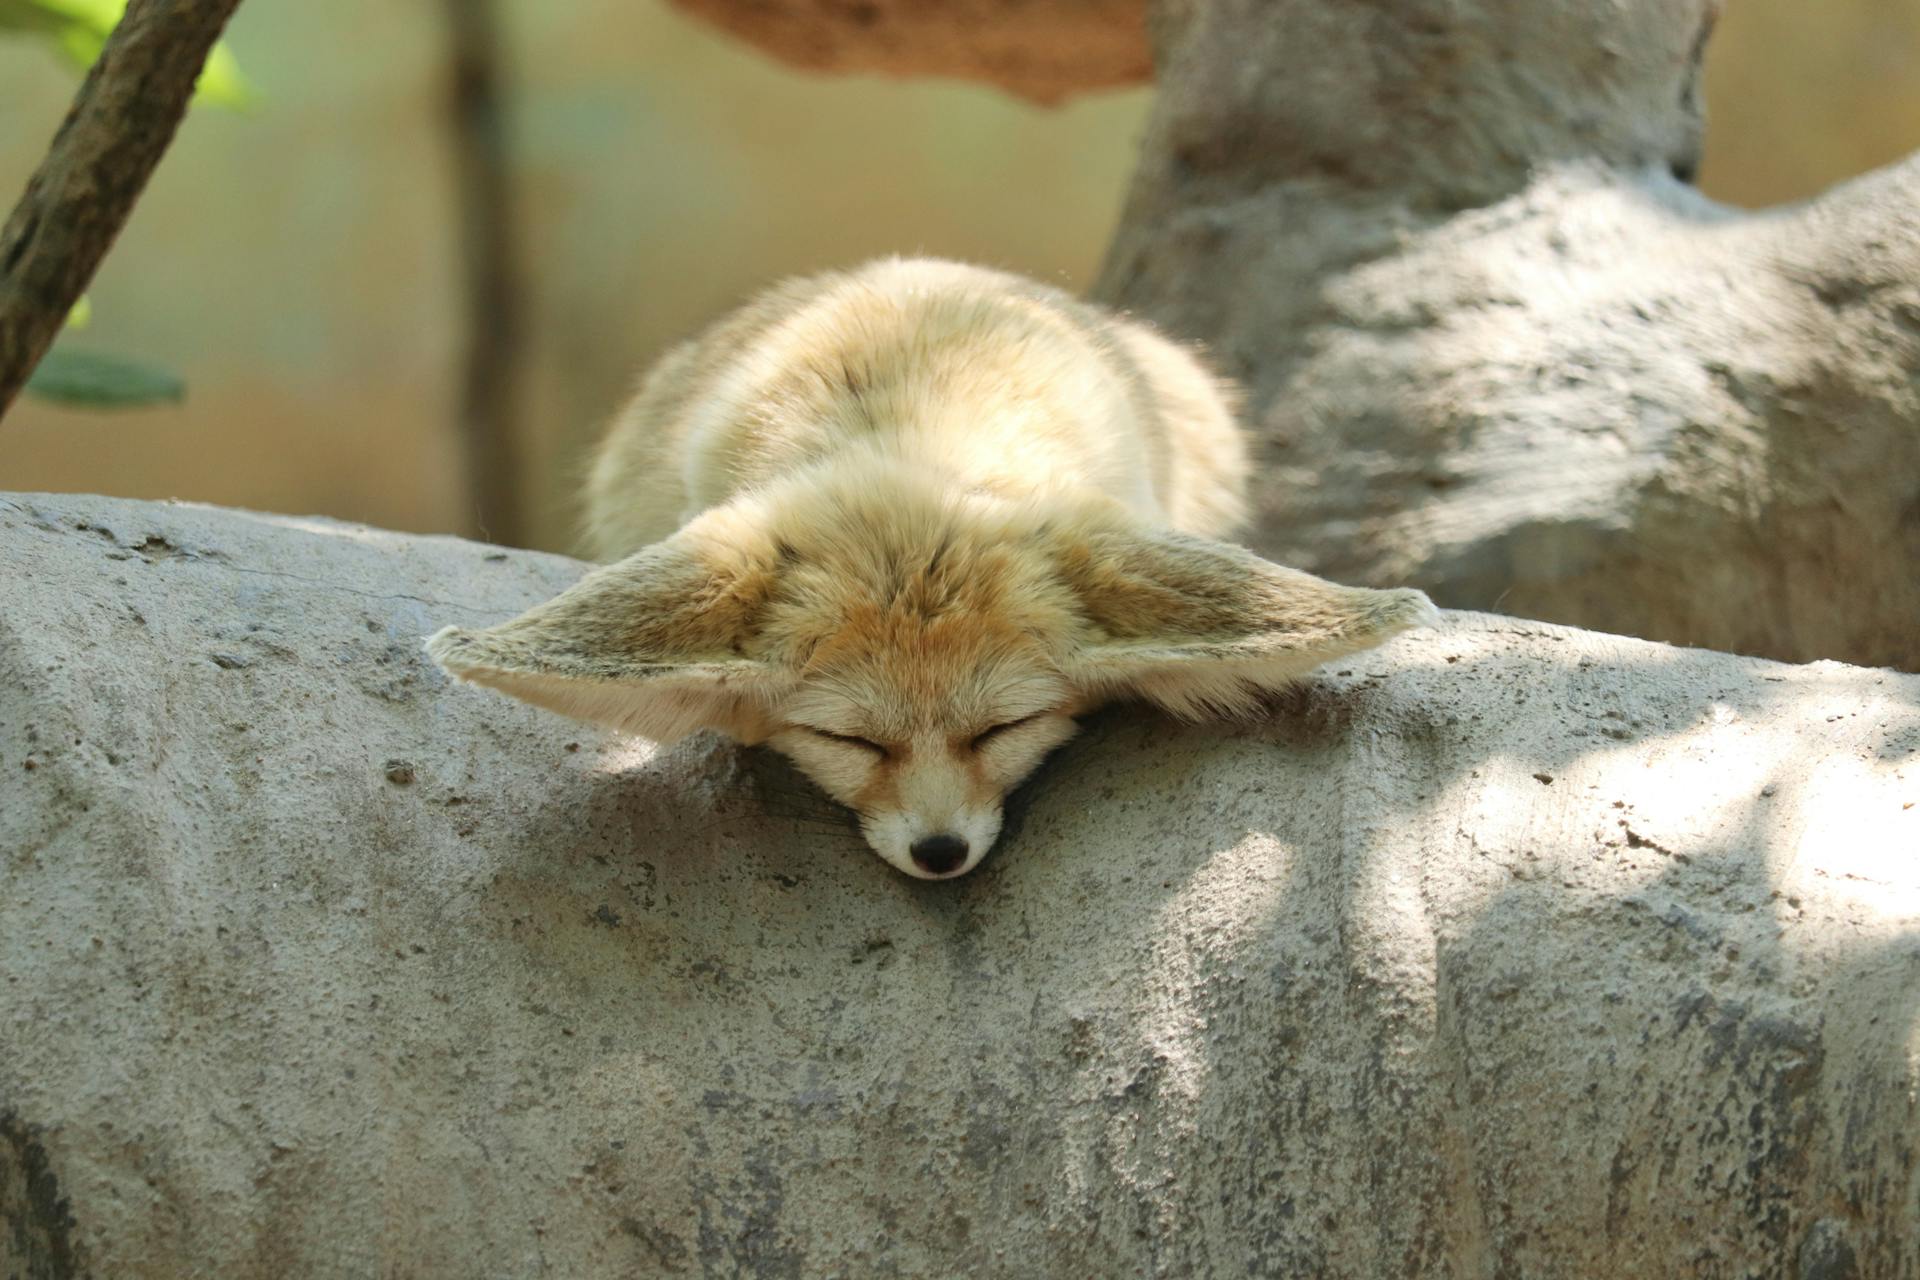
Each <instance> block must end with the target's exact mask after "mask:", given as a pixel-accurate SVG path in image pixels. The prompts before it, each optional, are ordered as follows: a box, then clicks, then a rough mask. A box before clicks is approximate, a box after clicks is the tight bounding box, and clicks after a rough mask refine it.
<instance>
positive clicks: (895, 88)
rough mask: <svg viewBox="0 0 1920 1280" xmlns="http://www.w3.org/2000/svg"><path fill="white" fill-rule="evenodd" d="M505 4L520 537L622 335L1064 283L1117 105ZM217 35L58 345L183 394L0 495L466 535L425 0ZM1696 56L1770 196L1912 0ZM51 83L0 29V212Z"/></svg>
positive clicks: (1129, 115)
mask: <svg viewBox="0 0 1920 1280" xmlns="http://www.w3.org/2000/svg"><path fill="white" fill-rule="evenodd" d="M505 18H506V20H507V22H508V24H509V30H508V40H507V53H508V56H509V59H510V64H509V72H510V75H511V76H512V81H513V91H514V96H513V98H512V101H511V107H512V110H513V113H514V114H513V129H514V135H513V158H514V163H515V172H516V181H517V183H518V194H519V197H520V200H521V210H520V211H521V216H522V224H523V225H522V235H523V245H522V251H523V258H524V265H525V268H526V272H527V282H528V285H529V288H530V291H531V296H530V299H529V304H528V310H527V313H526V315H525V316H524V327H525V331H526V334H527V337H528V340H529V343H530V350H529V369H528V375H527V376H528V380H527V385H526V386H525V388H524V391H525V395H524V402H523V403H522V404H521V405H520V406H519V408H520V411H521V421H522V432H523V434H522V438H521V440H520V456H521V459H522V468H523V474H524V477H525V485H526V489H527V492H528V493H529V495H530V507H531V512H530V530H529V536H528V538H527V539H526V540H527V541H528V542H530V543H531V544H532V545H536V546H540V547H544V548H548V549H552V550H572V549H573V547H572V539H571V526H572V518H573V508H572V501H571V492H572V488H573V483H574V477H575V475H576V474H577V471H578V468H579V466H580V465H581V460H582V457H583V455H584V452H585V450H586V448H587V447H588V445H589V444H590V442H591V441H592V439H593V437H594V434H595V433H596V431H597V430H598V427H599V425H600V423H601V421H602V420H603V419H604V417H605V415H606V414H607V413H608V412H610V411H611V410H612V408H613V407H614V406H615V404H616V403H617V401H618V400H619V398H620V397H621V395H622V393H623V390H624V388H625V387H626V385H627V384H628V382H629V381H630V380H631V378H632V376H633V375H634V373H635V372H636V370H637V369H638V368H639V367H640V366H641V365H642V364H644V362H645V360H646V359H647V357H648V355H649V353H651V352H653V351H655V350H656V349H657V348H659V347H660V346H661V345H662V344H664V343H666V342H668V341H670V340H672V339H673V338H675V337H677V336H679V335H681V334H684V333H685V332H687V331H688V330H689V329H691V328H693V327H695V326H697V325H698V324H700V323H701V322H703V321H704V320H705V319H707V318H709V317H711V316H712V315H714V314H715V313H717V312H718V311H720V310H722V309H724V308H725V307H726V306H727V305H729V304H730V303H731V302H733V301H735V300H737V299H739V298H740V297H741V296H743V295H744V294H745V293H747V292H750V291H751V290H752V289H753V288H754V287H756V286H757V285H759V284H760V283H762V282H764V281H766V280H768V279H769V278H771V277H774V276H778V275H782V274H787V273H792V272H797V271H806V270H811V269H814V268H818V267H822V266H829V265H835V264H844V263H849V262H854V261H857V260H859V259H862V258H865V257H869V256H872V255H876V254H882V253H892V252H915V251H926V252H931V253H939V254H946V255H951V256H956V257H963V258H970V259H975V260H979V261H985V262H990V263H995V264H999V265H1003V266H1007V267H1011V268H1013V269H1016V270H1020V271H1024V272H1027V273H1029V274H1032V275H1035V276H1038V277H1040V278H1043V279H1048V280H1053V281H1056V282H1059V283H1061V284H1064V285H1066V286H1068V287H1074V288H1077V287H1079V286H1080V285H1082V284H1083V283H1084V282H1085V281H1086V280H1087V279H1088V277H1089V275H1090V274H1091V272H1092V271H1093V269H1094V267H1095V266H1096V264H1097V263H1098V260H1099V257H1100V254H1101V252H1102V250H1103V248H1104V246H1105V243H1106V239H1107V235H1108V232H1109V229H1110V228H1111V226H1112V223H1113V220H1114V218H1115V216H1116V215H1117V213H1118V209H1119V202H1120V199H1121V197H1122V194H1123V192H1124V187H1125V182H1126V178H1127V174H1128V170H1129V167H1130V162H1131V155H1132V149H1133V145H1134V141H1135V139H1136V137H1137V135H1138V133H1139V130H1140V127H1141V124H1142V121H1143V119H1144V117H1145V113H1146V109H1147V104H1148V96H1149V95H1148V91H1145V90H1142V91H1133V92H1125V93H1116V94H1109V95H1104V96H1097V97H1093V98H1089V99H1084V100H1081V101H1078V102H1076V103H1074V104H1071V105H1069V106H1067V107H1065V108H1062V109H1058V110H1053V111H1048V110H1042V109H1037V108H1033V107H1029V106H1025V105H1023V104H1021V103H1018V102H1016V101H1014V100H1012V99H1010V98H1008V97H1005V96H1004V95H1001V94H999V93H997V92H995V91H992V90H988V89H981V88H975V87H972V86H966V85H952V84H938V83H925V82H920V83H899V82H888V81H878V80H841V79H826V78H819V77H813V76H808V75H804V74H799V73H795V72H791V71H786V70H783V69H781V68H779V67H776V66H774V65H772V64H770V63H768V62H766V61H765V60H763V59H762V58H760V57H759V56H757V55H755V54H753V53H750V52H748V51H745V50H743V49H741V48H739V47H737V46H735V45H732V44H730V43H729V42H728V41H727V39H726V38H725V37H723V36H719V35H716V34H713V33H710V32H709V31H707V30H705V29H703V28H697V27H695V26H693V25H691V24H690V23H688V22H687V21H686V20H684V19H682V18H680V17H678V16H676V15H675V14H673V13H672V12H671V11H669V10H668V9H666V8H665V7H664V6H663V5H660V4H656V3H648V4H639V5H634V4H623V3H616V2H615V0H540V2H539V3H535V2H534V0H509V3H507V4H506V6H505ZM229 35H230V43H231V44H232V46H233V48H234V50H235V52H236V53H237V54H238V55H239V57H240V60H241V63H242V65H243V66H244V67H245V69H246V71H247V72H248V74H249V76H250V77H251V78H252V80H253V81H254V83H255V84H256V85H257V86H258V87H259V88H260V90H261V91H262V93H263V95H264V102H263V104H262V105H261V107H260V108H259V109H258V110H256V111H255V112H254V113H252V114H251V115H234V114H228V113H221V112H217V111H212V110H206V109H199V110H196V111H195V112H194V113H193V114H192V116H191V117H190V118H189V119H188V121H187V124H186V127H185V128H184V129H183V131H182V133H181V136H180V138H179V140H178V141H177V142H176V144H175V146H174V149H173V151H172V152H171V154H170V155H169V156H168V158H167V160H166V162H165V163H164V164H163V165H162V166H161V168H160V171H159V173H158V174H157V175H156V177H155V179H154V181H153V184H152V185H151V187H150V188H149V189H148V192H147V194H146V196H145V198H144V200H143V202H142V204H141V205H140V207H139V208H138V210H137V211H136V212H135V215H134V219H133V222H132V224H131V225H130V227H129V228H128V230H127V232H126V234H125V235H124V236H123V237H122V239H121V241H120V244H119V245H118V247H117V248H116V249H115V250H114V252H113V254H112V255H111V256H110V257H109V258H108V260H107V264H106V266H105V267H104V269H103V270H102V272H101V274H100V276H99V278H98V279H97V280H96V281H95V283H94V287H93V290H92V295H91V296H92V300H93V311H94V319H93V323H92V325H91V326H90V327H89V329H88V330H87V331H86V332H85V333H84V334H83V335H80V342H82V343H84V345H87V346H93V347H99V348H103V349H107V350H111V351H116V352H121V353H125V354H128V355H135V356H141V357H146V358H150V359H152V360H155V361H157V362H160V363H163V364H166V365H168V366H171V367H172V368H174V369H176V370H178V371H180V372H181V373H183V374H184V375H185V377H186V378H187V382H188V387H189V392H188V398H187V401H186V403H185V404H183V405H180V406H177V407H171V408H162V409H145V410H139V411H135V412H124V413H119V414H102V413H81V412H75V411H68V410H60V409H55V408H51V407H48V406H47V405H44V404H39V403H35V402H33V401H30V400H29V401H24V402H22V403H21V404H20V405H18V406H17V407H16V408H15V410H14V411H13V413H12V414H11V416H10V417H9V418H8V420H7V421H6V423H5V425H4V426H0V489H51V490H85V491H92V492H100V493H110V494H118V495H125V496H133V497H183V498H193V499H198V500H203V501H209V502H219V503H227V504H232V505H236V506H245V507H254V508H260V509H266V510H275V511H288V512H302V513H324V514H328V515H334V516H339V517H344V518H348V519H354V520H364V521H368V522H371V523H374V524H378V525H384V526H387V527H391V528H397V529H407V530H422V531H450V532H458V533H473V532H475V523H474V516H473V508H472V504H471V502H470V501H468V500H467V499H466V497H465V496H464V494H463V487H464V481H463V473H462V469H461V465H460V457H459V446H458V437H457V435H456V427H455V416H456V397H457V379H458V376H459V361H460V353H461V350H462V346H463V338H462V332H461V321H460V305H461V296H460V285H459V274H458V272H459V264H458V251H459V250H458V243H457V239H456V235H455V231H454V226H455V223H454V212H453V203H452V191H453V183H452V168H451V158H450V152H449V147H448V142H447V130H446V113H445V109H444V96H445V76H446V67H445V63H446V32H445V27H444V23H443V21H442V11H441V9H440V7H439V6H437V5H431V4H424V3H423V4H410V5H388V4H382V3H376V2H375V0H336V2H335V3H332V4H327V5H294V4H270V3H254V4H250V5H243V6H242V7H241V9H240V11H239V16H238V17H237V18H236V20H235V22H234V25H233V27H232V29H231V31H230V33H229ZM1708 71H1709V75H1708V94H1709V100H1710V108H1711V117H1712V122H1711V128H1710V132H1709V135H1708V147H1707V158H1706V164H1705V168H1704V171H1703V174H1702V185H1703V186H1704V187H1705V189H1706V190H1707V191H1708V193H1709V194H1711V195H1714V196H1716V197H1718V198H1720V199H1723V200H1727V201H1731V202H1733V203H1736V204H1742V205H1749V206H1763V205H1767V204H1773V203H1777V202H1781V201H1787V200H1793V199H1797V198H1800V197H1804V196H1807V195H1811V194H1813V193H1815V192H1817V191H1819V190H1820V189H1822V188H1823V187H1825V186H1827V185H1828V184H1830V183H1832V182H1835V181H1837V180H1840V179H1844V178H1846V177H1849V176H1851V175H1853V174H1856V173H1860V172H1862V171H1864V170H1866V169H1870V168H1873V167H1875V166H1877V165H1881V164H1884V163H1887V162H1888V161H1891V160H1894V159H1896V158H1898V157H1900V156H1901V155H1903V154H1905V153H1906V152H1908V151H1909V150H1912V149H1914V148H1915V147H1920V0H1822V3H1819V4H1809V3H1807V2H1806V0H1734V2H1733V3H1732V4H1730V5H1729V6H1728V11H1727V14H1726V17H1725V19H1724V20H1723V22H1722V24H1721V29H1720V33H1719V35H1718V37H1717V38H1716V40H1715V42H1714V45H1713V48H1712V54H1711V57H1710V60H1709V64H1708ZM74 84H75V81H74V78H73V77H72V76H71V74H70V73H68V72H67V71H66V70H65V69H64V68H62V67H61V66H60V65H59V64H58V63H56V62H55V60H54V59H53V57H52V56H51V55H50V54H49V53H47V52H46V51H45V50H44V49H42V48H40V47H39V46H37V45H34V44H31V43H27V42H22V41H17V40H15V41H7V42H0V121H4V122H5V126H6V127H5V129H4V131H0V199H4V200H5V201H6V202H7V203H9V204H10V203H11V200H12V198H13V196H14V193H16V192H17V191H18V190H19V189H20V187H21V186H22V185H24V183H25V180H26V176H27V174H28V173H29V172H30V170H31V169H32V167H33V165H34V164H35V163H36V162H37V161H38V159H39V157H40V155H41V153H42V151H43V149H44V147H45V144H46V141H47V138H48V137H49V136H50V135H51V133H52V130H53V128H54V127H55V125H56V124H57V123H58V121H59V118H60V115H61V113H62V112H63V110H64V109H65V106H66V103H67V101H68V100H69V98H70V97H71V95H72V93H73V89H74Z"/></svg>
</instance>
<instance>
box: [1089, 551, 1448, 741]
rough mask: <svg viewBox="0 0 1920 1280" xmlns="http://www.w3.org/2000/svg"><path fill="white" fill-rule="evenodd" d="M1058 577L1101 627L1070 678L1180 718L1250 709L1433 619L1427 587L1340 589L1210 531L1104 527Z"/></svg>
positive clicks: (1099, 691)
mask: <svg viewBox="0 0 1920 1280" xmlns="http://www.w3.org/2000/svg"><path fill="white" fill-rule="evenodd" d="M1060 572H1061V575H1062V577H1063V578H1064V580H1065V581H1066V582H1067V584H1068V586H1069V587H1070V588H1071V589H1072V590H1073V591H1074V593H1075V594H1076V595H1077V596H1078V597H1079V599H1080V601H1081V605H1082V608H1083V609H1084V610H1085V613H1086V617H1087V619H1088V621H1089V623H1090V624H1091V625H1092V628H1093V632H1094V634H1093V637H1092V638H1091V639H1090V640H1088V641H1086V642H1085V643H1084V644H1083V645H1082V647H1081V648H1080V651H1079V653H1078V654H1077V656H1076V657H1075V659H1074V660H1073V664H1072V669H1071V670H1070V671H1069V672H1068V675H1069V678H1070V679H1072V680H1073V681H1074V682H1075V683H1076V684H1078V685H1080V686H1081V687H1082V688H1086V689H1088V690H1090V691H1092V692H1094V693H1097V694H1101V695H1107V696H1111V695H1117V694H1126V693H1131V694H1135V695H1138V696H1141V697H1145V698H1148V699H1151V700H1152V701H1154V702H1156V703H1159V704H1160V705H1161V706H1163V707H1166V708H1167V709H1168V710H1170V711H1172V712H1174V713H1175V714H1177V715H1182V716H1191V717H1199V716H1203V715H1207V714H1216V713H1221V712H1235V711H1241V710H1245V709H1247V708H1248V707H1249V706H1250V705H1252V704H1253V703H1254V702H1255V701H1257V700H1258V698H1259V696H1260V695H1261V694H1262V693H1263V692H1265V691H1268V690H1272V689H1278V688H1283V687H1285V686H1286V685H1288V684H1291V683H1292V682H1293V681H1294V680H1296V679H1298V678H1299V677H1300V676H1302V675H1304V674H1305V673H1306V672H1308V671H1310V670H1312V669H1313V668H1314V667H1317V666H1319V665H1320V664H1321V663H1323V662H1328V661H1331V660H1332V659H1334V658H1338V657H1342V656H1344V655H1346V654H1350V653H1355V652H1358V651H1359V650H1362V649H1369V648H1372V647H1373V646H1374V645H1377V644H1380V643H1381V642H1382V641H1384V640H1386V639H1388V638H1389V637H1391V636H1394V635H1396V634H1398V633H1399V632H1402V631H1406V630H1408V629H1410V628H1413V627H1418V626H1425V625H1430V624H1431V623H1433V622H1435V621H1436V620H1437V619H1438V616H1439V614H1438V611H1437V610H1436V609H1435V608H1434V607H1433V602H1432V601H1430V600H1428V599H1427V597H1426V594H1425V593H1424V592H1420V591H1415V590H1411V589H1406V588H1402V589H1399V590H1393V591H1374V590H1369V589H1367V588H1364V587H1343V586H1340V585H1339V584H1338V583H1333V582H1328V581H1327V580H1326V579H1324V578H1316V577H1314V576H1313V575H1312V574H1309V573H1302V572H1300V571H1299V570H1297V569H1287V568H1283V567H1282V566H1280V565H1277V564H1273V563H1272V562H1270V561H1267V560H1262V559H1261V558H1260V557H1258V556H1256V555H1254V554H1252V553H1251V552H1248V551H1245V550H1242V549H1241V548H1239V547H1236V546H1231V545H1228V544H1226V543H1222V542H1216V541H1214V540H1212V539H1210V538H1201V537H1195V536H1192V535H1188V534H1180V533H1169V532H1158V531H1155V532H1147V531H1139V532H1135V531H1119V532H1111V533H1103V534H1098V535H1095V536H1093V537H1091V538H1088V539H1086V540H1085V541H1083V542H1080V543H1077V544H1075V545H1071V546H1069V547H1067V548H1066V549H1065V550H1064V552H1063V553H1062V555H1061V560H1060Z"/></svg>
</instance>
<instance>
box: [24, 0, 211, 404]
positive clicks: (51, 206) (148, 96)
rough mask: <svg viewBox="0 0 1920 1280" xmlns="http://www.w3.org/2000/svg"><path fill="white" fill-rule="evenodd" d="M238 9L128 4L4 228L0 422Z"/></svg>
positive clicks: (157, 0)
mask: <svg viewBox="0 0 1920 1280" xmlns="http://www.w3.org/2000/svg"><path fill="white" fill-rule="evenodd" d="M239 4H240V0H132V3H131V4H129V5H128V6H127V11H126V14H125V16H124V17H122V18H121V20H120V25H119V26H117V27H116V28H114V32H113V35H112V36H110V37H109V38H108V40H107V44H106V48H105V49H103V50H102V51H101V54H100V58H99V60H98V61H97V62H95V63H94V65H93V69H92V70H90V71H89V72H88V73H87V78H86V80H85V81H84V82H82V84H81V85H80V91H79V93H78V94H76V95H75V96H74V100H73V106H72V107H71V108H70V109H69V110H68V112H67V118H66V119H65V120H64V121H62V122H61V125H60V129H59V131H58V132H57V133H55V134H54V136H53V145H52V146H51V147H50V148H48V150H47V157H46V159H45V160H43V161H41V162H40V167H39V168H38V169H37V170H35V171H34V174H33V177H32V178H31V179H29V180H28V182H27V190H26V194H25V195H24V196H22V197H21V199H20V203H19V204H18V205H16V206H15V207H14V210H13V213H12V215H11V216H9V217H8V219H7V222H6V226H5V227H4V228H0V415H4V414H5V413H6V411H7V407H8V406H9V405H10V404H12V403H13V398H14V397H15V396H16V395H18V394H19V392H20V388H21V387H22V386H23V385H25V383H26V380H27V375H28V374H29V373H31V372H32V371H33V367H34V365H36V364H38V363H39V362H40V357H41V356H43V355H45V354H46V351H47V348H48V347H50V346H52V345H53V339H54V337H55V335H56V334H58V333H59V331H60V326H61V325H62V324H64V323H65V322H66V317H67V313H68V312H69V311H70V310H72V308H73V304H74V303H75V302H76V301H77V300H78V299H79V297H80V294H81V293H82V292H83V291H84V290H85V289H86V287H87V283H88V282H89V281H90V280H92V279H93V273H94V272H95V270H97V269H98V268H99V266H100V260H101V259H102V258H104V257H105V256H106V253H107V250H108V249H109V248H110V247H112V245H113V242H114V239H115V237H117V236H118V235H119V234H120V228H121V227H123V226H124V225H126V221H127V216H128V215H129V214H131V213H132V212H133V204H134V201H136V200H138V199H139V198H140V192H141V191H142V190H143V189H144V188H145V187H146V185H147V178H148V175H150V174H151V173H152V172H153V169H154V166H155V165H157V164H159V163H160V157H161V156H162V155H163V154H164V153H165V152H166V149H167V144H168V143H169V142H171V141H172V140H173V134H174V130H175V129H177V128H178V127H179V125H180V117H181V116H182V115H184V114H185V113H186V110H187V102H188V100H189V99H191V98H192V97H193V85H194V81H195V80H197V79H198V78H199V75H200V68H201V67H202V66H203V65H204V64H205V63H206V60H207V53H208V52H209V51H210V50H211V49H212V48H213V45H214V41H216V40H217V39H219V37H220V32H221V29H222V28H224V27H225V26H226V25H227V19H228V18H230V17H231V16H233V11H234V10H235V9H236V8H238V7H239Z"/></svg>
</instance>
